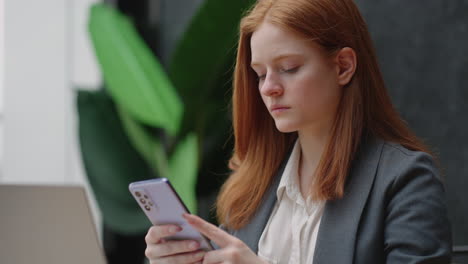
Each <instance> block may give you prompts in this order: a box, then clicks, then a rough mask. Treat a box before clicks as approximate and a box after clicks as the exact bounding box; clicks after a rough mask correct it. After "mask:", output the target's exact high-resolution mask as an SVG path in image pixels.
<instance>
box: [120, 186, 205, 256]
mask: <svg viewBox="0 0 468 264" xmlns="http://www.w3.org/2000/svg"><path fill="white" fill-rule="evenodd" d="M128 188H129V190H130V192H131V193H132V195H133V197H134V198H135V200H136V201H137V203H138V204H139V205H140V207H141V209H142V210H143V212H145V214H146V216H147V217H148V219H149V220H150V221H151V223H152V224H153V225H166V224H175V225H178V226H180V227H182V231H180V232H178V233H177V234H175V235H173V236H170V237H166V238H165V239H166V240H187V239H188V240H196V241H198V242H199V243H200V249H202V250H206V251H208V250H212V249H213V247H212V246H211V244H210V242H209V240H208V239H207V238H206V237H205V236H203V235H202V234H201V233H200V232H198V231H197V230H196V229H195V228H193V227H192V226H191V225H189V224H188V223H187V221H186V220H185V219H184V218H183V217H182V214H184V213H190V212H189V211H188V209H187V207H186V206H185V205H184V203H183V202H182V200H181V199H180V197H179V195H178V194H177V192H176V191H175V189H174V188H173V187H172V185H171V183H170V182H169V180H168V179H166V178H157V179H152V180H146V181H139V182H133V183H131V184H130V185H129V187H128Z"/></svg>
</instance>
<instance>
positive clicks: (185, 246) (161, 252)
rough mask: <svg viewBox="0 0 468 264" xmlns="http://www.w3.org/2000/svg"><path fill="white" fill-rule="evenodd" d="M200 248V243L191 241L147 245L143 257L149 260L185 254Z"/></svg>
mask: <svg viewBox="0 0 468 264" xmlns="http://www.w3.org/2000/svg"><path fill="white" fill-rule="evenodd" d="M199 248H200V243H199V242H197V241H193V240H183V241H168V242H165V243H159V244H148V246H147V247H146V251H145V255H146V257H148V258H149V259H155V258H160V257H166V256H170V255H175V254H179V253H187V252H190V251H195V250H197V249H199Z"/></svg>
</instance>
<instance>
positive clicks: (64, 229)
mask: <svg viewBox="0 0 468 264" xmlns="http://www.w3.org/2000/svg"><path fill="white" fill-rule="evenodd" d="M0 263H18V264H22V263H35V264H63V263H68V264H83V263H96V264H104V263H105V259H104V255H103V253H102V249H101V246H100V245H99V242H98V239H97V233H96V229H95V225H94V223H93V220H92V215H91V211H90V209H89V204H88V201H87V199H86V194H85V190H84V188H83V187H78V186H37V185H35V186H31V185H0Z"/></svg>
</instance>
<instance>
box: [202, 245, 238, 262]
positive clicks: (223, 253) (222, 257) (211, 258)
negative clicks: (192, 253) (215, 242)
mask: <svg viewBox="0 0 468 264" xmlns="http://www.w3.org/2000/svg"><path fill="white" fill-rule="evenodd" d="M230 254H231V255H232V254H233V253H232V250H231V249H227V248H223V249H218V250H212V251H208V252H206V254H205V257H203V264H217V263H223V261H226V260H232V258H231V259H230V258H229V255H230Z"/></svg>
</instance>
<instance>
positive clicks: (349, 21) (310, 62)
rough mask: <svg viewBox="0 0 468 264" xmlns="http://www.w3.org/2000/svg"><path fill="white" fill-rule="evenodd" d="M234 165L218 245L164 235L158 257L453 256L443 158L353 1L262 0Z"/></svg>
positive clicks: (254, 18)
mask: <svg viewBox="0 0 468 264" xmlns="http://www.w3.org/2000/svg"><path fill="white" fill-rule="evenodd" d="M233 114H234V121H233V127H234V136H235V149H234V154H233V157H232V159H231V161H230V167H231V169H232V170H233V173H232V175H231V176H230V178H229V179H228V181H227V182H226V183H225V184H224V186H223V188H222V190H221V193H220V196H219V199H218V202H217V210H218V216H219V220H220V222H221V223H222V227H221V228H218V227H216V226H213V225H211V224H209V223H207V222H205V221H203V220H202V219H200V218H198V217H196V216H193V215H186V216H185V217H186V219H187V220H188V221H189V223H190V224H191V225H193V226H194V227H195V228H197V229H198V230H199V231H200V232H202V233H203V234H204V235H206V236H207V237H208V238H210V239H211V240H212V241H213V243H214V244H215V245H216V246H217V249H216V250H213V251H210V252H202V251H199V250H197V249H198V247H199V244H198V243H197V242H195V241H177V242H175V241H165V240H164V237H166V236H169V235H171V234H174V233H175V232H177V231H179V230H180V227H178V226H174V225H164V226H155V227H152V228H151V229H150V230H149V231H148V234H147V237H146V242H147V245H148V247H147V252H146V255H147V257H148V258H149V259H150V262H151V263H152V264H154V263H314V264H317V263H326V264H330V263H340V264H344V263H366V264H367V263H449V262H450V252H451V235H450V224H449V221H448V219H447V212H446V206H445V204H444V190H443V186H442V184H441V181H440V179H439V173H438V170H437V168H436V165H435V164H434V159H433V157H432V156H431V154H430V152H429V151H428V150H427V148H426V147H425V146H424V145H423V144H422V143H421V142H420V140H418V139H417V137H416V136H415V135H414V134H413V133H412V132H411V131H410V130H409V129H408V127H407V126H406V124H405V123H404V121H403V120H402V119H401V118H400V116H399V115H398V113H397V111H396V110H395V109H394V107H393V106H392V103H391V102H390V98H389V96H388V94H387V92H386V89H385V85H384V82H383V79H382V74H381V72H380V70H379V67H378V63H377V59H376V55H375V51H374V48H373V45H372V42H371V38H370V36H369V32H368V30H367V26H366V24H365V22H364V20H363V18H362V16H361V14H360V13H359V11H358V9H357V7H356V5H355V4H354V3H353V1H352V0H340V1H337V0H259V1H258V2H257V3H256V5H255V6H254V8H253V9H252V10H251V11H250V12H249V13H248V14H247V16H246V17H244V18H243V19H242V21H241V26H240V38H239V46H238V53H237V64H236V69H235V74H234V91H233Z"/></svg>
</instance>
